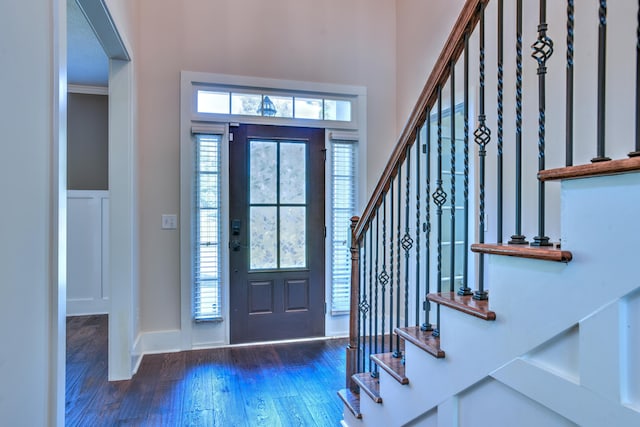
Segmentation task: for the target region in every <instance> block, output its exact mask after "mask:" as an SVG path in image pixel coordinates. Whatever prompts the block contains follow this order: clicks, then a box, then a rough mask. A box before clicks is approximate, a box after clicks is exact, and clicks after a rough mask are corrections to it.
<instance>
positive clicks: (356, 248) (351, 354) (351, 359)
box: [346, 216, 360, 391]
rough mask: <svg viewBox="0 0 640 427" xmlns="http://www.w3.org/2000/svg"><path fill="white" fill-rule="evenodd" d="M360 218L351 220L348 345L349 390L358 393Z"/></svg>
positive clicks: (355, 217)
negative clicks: (355, 381)
mask: <svg viewBox="0 0 640 427" xmlns="http://www.w3.org/2000/svg"><path fill="white" fill-rule="evenodd" d="M359 220H360V218H359V217H357V216H354V217H352V218H351V293H350V298H349V300H350V303H349V309H350V310H349V344H348V345H347V358H346V359H347V378H346V380H347V388H348V389H350V390H351V391H357V389H358V386H357V385H356V384H355V383H354V382H353V379H352V378H351V376H352V375H353V374H356V373H357V371H358V358H357V357H358V315H359V312H358V295H359V292H360V273H359V272H360V245H359V243H358V241H357V239H356V225H357V224H358V221H359Z"/></svg>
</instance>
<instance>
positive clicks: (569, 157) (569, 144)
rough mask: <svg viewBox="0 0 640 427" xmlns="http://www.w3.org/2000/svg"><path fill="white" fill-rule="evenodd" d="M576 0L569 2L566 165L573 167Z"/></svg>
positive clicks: (568, 0)
mask: <svg viewBox="0 0 640 427" xmlns="http://www.w3.org/2000/svg"><path fill="white" fill-rule="evenodd" d="M574 9H575V6H574V0H567V110H566V116H567V118H566V121H567V124H566V129H567V130H566V138H565V140H566V154H565V159H566V160H565V165H566V166H571V165H573V39H574V26H575V15H574Z"/></svg>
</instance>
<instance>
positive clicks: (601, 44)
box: [591, 0, 611, 163]
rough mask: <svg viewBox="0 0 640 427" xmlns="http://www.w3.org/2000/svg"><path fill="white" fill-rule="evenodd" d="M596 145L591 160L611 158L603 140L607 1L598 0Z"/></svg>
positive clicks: (601, 160)
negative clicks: (605, 153) (607, 155)
mask: <svg viewBox="0 0 640 427" xmlns="http://www.w3.org/2000/svg"><path fill="white" fill-rule="evenodd" d="M598 20H599V21H600V24H599V25H598V129H597V134H598V147H597V154H596V157H594V158H593V159H591V162H593V163H596V162H605V161H607V160H611V159H610V158H608V157H606V156H605V155H604V151H605V150H604V142H605V129H606V127H605V119H606V113H605V107H606V96H607V92H606V87H605V84H606V81H607V76H606V73H607V2H606V0H600V7H599V8H598Z"/></svg>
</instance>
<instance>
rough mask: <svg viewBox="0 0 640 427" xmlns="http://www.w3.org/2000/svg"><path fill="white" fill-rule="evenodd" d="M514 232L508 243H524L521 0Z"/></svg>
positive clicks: (518, 14) (519, 9)
mask: <svg viewBox="0 0 640 427" xmlns="http://www.w3.org/2000/svg"><path fill="white" fill-rule="evenodd" d="M515 161H516V218H515V222H516V232H515V234H514V235H512V236H511V240H509V244H512V245H526V244H528V243H529V242H528V241H527V239H526V238H525V236H524V235H523V234H522V0H517V2H516V158H515Z"/></svg>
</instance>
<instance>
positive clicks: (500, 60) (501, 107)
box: [496, 0, 504, 243]
mask: <svg viewBox="0 0 640 427" xmlns="http://www.w3.org/2000/svg"><path fill="white" fill-rule="evenodd" d="M503 3H504V0H498V87H497V92H498V93H497V98H498V99H497V107H498V108H497V109H498V111H497V115H498V120H497V132H496V134H497V141H496V149H497V156H498V158H497V168H498V170H497V175H498V176H497V181H498V183H497V184H498V194H497V204H498V206H497V212H496V222H497V226H496V234H497V237H496V241H497V242H498V243H502V215H503V212H502V206H503V191H502V188H503V185H502V184H503V183H502V180H503V169H504V168H503V150H502V144H503V135H504V132H503V123H504V101H503V100H504V4H503Z"/></svg>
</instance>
